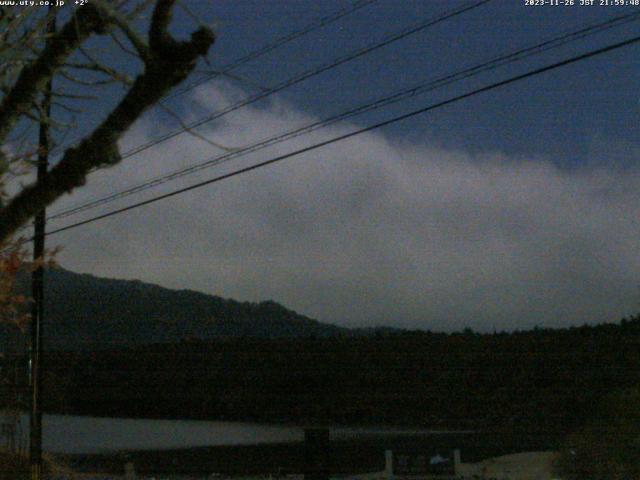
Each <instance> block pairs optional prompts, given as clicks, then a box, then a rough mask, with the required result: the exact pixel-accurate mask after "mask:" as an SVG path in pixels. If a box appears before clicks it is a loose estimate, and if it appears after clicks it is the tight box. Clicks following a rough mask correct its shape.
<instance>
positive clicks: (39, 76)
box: [0, 4, 108, 143]
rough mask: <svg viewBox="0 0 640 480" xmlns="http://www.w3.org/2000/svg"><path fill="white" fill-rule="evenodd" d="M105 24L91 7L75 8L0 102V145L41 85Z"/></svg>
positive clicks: (102, 30)
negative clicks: (72, 16)
mask: <svg viewBox="0 0 640 480" xmlns="http://www.w3.org/2000/svg"><path fill="white" fill-rule="evenodd" d="M107 28H108V25H107V24H106V23H105V21H104V18H103V16H101V15H100V12H99V11H98V10H97V9H96V8H95V7H93V6H92V5H91V4H89V5H86V6H85V7H83V8H79V9H77V10H76V12H75V13H74V18H72V19H71V20H69V22H67V24H66V25H65V26H64V27H63V28H62V29H61V30H60V31H59V32H57V33H56V34H54V35H53V36H52V37H51V39H50V42H49V44H48V45H47V46H46V47H45V48H44V49H43V50H42V52H41V54H40V56H39V57H38V58H37V59H36V60H35V61H34V62H33V63H31V64H30V65H28V66H26V67H25V68H23V70H22V72H21V73H20V75H19V76H18V79H17V80H16V82H15V84H14V85H13V88H11V90H10V91H9V92H8V93H7V95H6V96H5V97H4V98H3V99H2V103H0V143H2V142H4V140H5V139H6V137H7V135H8V134H9V132H10V131H11V129H12V128H13V126H14V125H15V123H16V122H17V121H18V118H19V117H20V116H21V115H22V114H24V112H26V111H28V110H29V109H30V108H31V106H32V105H33V102H34V100H35V98H36V96H37V94H38V92H40V91H41V90H42V89H43V88H44V86H45V84H46V83H47V82H48V81H49V79H50V78H51V77H52V75H53V73H54V72H55V70H56V69H57V68H58V67H60V66H61V65H62V64H63V63H64V61H65V60H66V59H67V57H69V55H71V53H72V52H73V51H74V50H75V49H76V48H77V47H78V46H79V45H80V44H81V43H82V42H83V41H84V40H85V39H87V38H88V37H89V36H90V35H91V34H92V33H105V32H106V30H107Z"/></svg>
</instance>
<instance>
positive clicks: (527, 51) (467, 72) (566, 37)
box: [48, 12, 640, 220]
mask: <svg viewBox="0 0 640 480" xmlns="http://www.w3.org/2000/svg"><path fill="white" fill-rule="evenodd" d="M638 17H640V12H634V13H631V14H625V15H619V16H615V17H612V18H610V19H608V20H606V21H603V22H599V23H595V24H593V23H592V24H589V25H586V26H584V27H582V28H580V29H579V30H575V31H571V32H568V33H565V34H562V35H560V36H556V37H554V38H551V39H548V40H545V41H543V42H541V43H537V44H535V45H533V46H529V47H524V48H521V49H519V50H516V51H515V52H511V53H507V54H503V55H500V56H497V57H494V58H492V59H490V60H487V61H484V62H482V63H480V64H477V65H475V66H472V67H469V68H466V69H463V70H461V71H457V72H455V73H452V74H449V75H445V76H443V77H440V78H438V79H435V80H432V81H429V82H426V83H421V84H418V85H415V86H413V87H410V88H407V89H404V90H402V91H400V92H397V93H394V94H392V95H388V96H386V97H383V98H381V99H378V100H375V101H373V102H369V103H366V104H363V105H360V106H358V107H355V108H352V109H350V110H348V111H346V112H342V113H339V114H337V115H333V116H331V117H329V118H325V119H323V120H318V121H315V122H312V123H310V124H307V125H304V126H302V127H298V128H296V129H294V130H290V131H288V132H285V133H282V134H279V135H276V136H273V137H269V138H267V139H264V140H261V141H258V142H255V143H253V144H251V145H248V146H246V147H243V148H241V149H238V150H235V151H233V152H230V153H226V154H223V155H219V156H216V157H212V158H210V159H208V160H206V161H204V162H201V163H198V164H196V165H191V166H189V167H186V168H182V169H179V170H177V171H174V172H171V173H169V174H165V175H162V176H159V177H156V178H154V179H150V180H147V181H145V182H143V183H140V184H138V185H135V186H133V187H129V188H127V189H125V190H122V191H120V192H117V193H113V194H110V195H107V196H105V197H102V198H99V199H96V200H92V201H89V202H86V203H84V204H81V205H78V206H75V207H71V208H69V209H66V210H63V211H61V212H58V213H55V214H53V215H51V216H50V217H48V220H54V219H59V218H64V217H67V216H70V215H74V214H76V213H80V212H83V211H86V210H90V209H93V208H95V207H98V206H100V205H104V204H107V203H111V202H112V201H115V200H118V199H121V198H124V197H127V196H129V195H133V194H135V193H139V192H142V191H145V190H148V189H150V188H154V187H157V186H159V185H162V184H164V183H167V182H169V181H172V180H175V179H177V178H180V177H183V176H185V175H189V174H191V173H194V172H197V171H200V170H203V169H205V168H209V167H212V166H215V165H219V164H221V163H223V162H226V161H229V160H232V159H234V158H237V157H242V156H245V155H248V154H249V153H253V152H256V151H258V150H261V149H263V148H266V147H269V146H271V145H274V144H277V143H281V142H284V141H286V140H290V139H292V138H296V137H298V136H301V135H304V134H307V133H310V132H312V131H315V130H317V129H319V128H323V127H326V126H328V125H332V124H334V123H336V122H338V121H341V120H345V119H347V118H351V117H354V116H356V115H360V114H362V113H365V112H369V111H372V110H375V109H378V108H381V107H384V106H387V105H390V104H393V103H397V102H400V101H402V100H405V99H407V98H410V97H413V96H415V95H419V94H423V93H425V92H429V91H432V90H435V89H437V88H440V87H443V86H446V85H450V84H451V83H454V82H457V81H460V80H464V79H467V78H470V77H473V76H475V75H478V74H480V73H484V72H487V71H489V70H493V69H496V68H498V67H500V66H503V65H507V64H509V63H512V62H515V61H519V60H522V59H524V58H528V57H531V56H533V55H537V54H540V53H543V52H546V51H548V50H551V49H554V48H558V47H560V46H562V45H565V44H567V43H569V42H572V41H575V40H577V39H580V38H584V37H586V36H589V35H593V34H596V33H599V32H602V31H605V30H607V29H610V28H614V27H617V26H620V25H622V24H625V23H628V22H631V21H634V20H637V19H638Z"/></svg>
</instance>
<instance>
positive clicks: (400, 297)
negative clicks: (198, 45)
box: [48, 0, 640, 331]
mask: <svg viewBox="0 0 640 480" xmlns="http://www.w3.org/2000/svg"><path fill="white" fill-rule="evenodd" d="M576 1H577V2H578V1H579V0H576ZM185 4H186V5H189V6H190V9H191V10H192V13H195V14H196V16H198V18H202V19H203V21H207V22H210V23H212V24H213V25H215V27H216V29H217V31H218V32H219V35H220V36H219V40H218V42H217V43H216V45H215V47H214V49H213V50H212V53H211V55H210V57H211V64H212V67H207V66H204V67H203V68H216V67H219V66H222V65H225V64H226V63H228V62H229V61H231V60H234V59H236V58H239V57H241V56H242V55H244V54H246V53H248V52H250V51H252V50H254V49H256V48H259V47H261V46H263V45H265V44H267V43H268V42H269V41H272V40H273V39H275V38H277V37H278V36H281V35H284V34H287V33H288V32H291V31H295V30H297V29H299V28H301V27H302V26H304V25H306V24H308V23H310V22H313V21H314V20H317V19H318V18H322V17H323V16H326V15H330V14H331V13H333V12H335V11H338V10H340V9H343V8H347V7H348V6H349V5H350V4H351V2H347V1H330V2H329V1H327V2H311V1H309V2H306V1H302V0H300V1H294V0H288V1H284V0H283V1H278V2H270V3H269V4H267V3H265V2H249V1H243V2H236V1H234V2H231V1H228V2H224V1H222V2H218V1H216V2H203V1H198V2H196V1H192V2H188V1H187V2H185ZM463 4H466V2H453V1H447V2H445V1H436V0H434V1H420V2H417V1H416V2H410V1H407V2H396V1H391V0H389V1H384V0H379V1H377V2H373V3H372V4H371V5H368V6H366V7H363V8H362V9H360V10H358V11H356V12H354V13H352V14H351V15H348V16H346V17H344V18H343V19H341V20H340V21H338V22H335V23H334V24H332V25H330V26H327V27H324V28H322V29H319V30H317V31H315V32H313V33H312V34H310V35H307V36H303V37H301V38H299V39H298V40H296V41H295V42H291V44H288V45H285V46H283V47H281V48H279V49H276V50H274V51H273V52H272V53H270V54H269V55H266V56H264V57H261V58H259V59H256V60H254V61H252V62H250V63H248V64H247V65H245V66H243V67H242V68H240V69H238V70H237V71H234V73H235V74H236V75H238V76H240V77H241V78H244V79H246V81H242V82H238V81H236V80H233V79H230V78H218V79H217V80H216V81H212V82H207V83H205V84H203V85H201V86H200V87H198V88H196V89H193V90H191V91H190V92H189V93H188V94H186V95H183V96H181V97H178V98H176V99H173V100H172V102H171V108H173V109H174V110H175V112H177V113H179V114H180V115H181V116H182V117H183V119H184V120H185V121H186V122H189V121H193V120H197V119H199V118H201V117H203V116H205V115H206V114H208V113H210V112H214V111H217V110H219V109H221V108H223V107H224V106H225V105H233V104H235V103H237V102H238V101H239V100H241V99H242V98H245V97H247V96H250V95H254V94H255V93H256V91H257V90H256V87H255V85H256V84H257V85H260V86H262V87H263V88H265V87H266V88H268V87H272V86H274V85H277V84H278V83H279V82H282V81H284V80H286V79H287V78H290V77H292V76H294V75H297V74H299V73H301V72H305V71H307V70H309V69H312V68H315V67H317V66H319V65H322V64H323V63H326V62H330V61H332V60H333V59H335V58H337V57H339V56H340V55H345V54H348V53H349V52H350V51H352V50H356V49H358V48H362V47H364V46H366V45H369V44H372V43H375V42H377V41H379V40H381V39H383V38H385V36H386V35H388V34H390V33H393V32H398V31H402V30H403V29H406V28H407V27H409V26H411V25H414V24H416V23H417V22H418V23H419V22H421V21H424V19H426V18H429V17H434V16H437V15H439V14H440V13H441V12H443V11H446V10H450V9H452V8H455V7H456V6H460V5H463ZM267 5H268V6H267ZM628 12H629V10H627V9H623V8H622V9H611V8H609V9H605V8H600V7H597V6H596V7H580V6H578V5H576V6H574V7H550V6H549V7H539V8H534V7H525V6H524V2H520V1H515V0H514V1H507V0H502V1H501V0H496V1H495V2H492V3H490V4H488V5H485V6H482V7H478V8H477V9H476V10H474V11H470V12H468V13H466V14H464V15H461V16H459V17H456V18H455V19H451V20H449V21H447V22H443V23H442V24H439V25H437V26H435V27H433V28H432V29H428V30H425V31H422V32H419V33H416V34H414V35H411V36H410V37H407V38H406V39H403V40H401V41H398V42H395V43H393V44H392V45H389V46H387V47H385V48H383V49H379V50H376V51H375V52H372V53H370V54H368V55H364V56H362V57H361V58H359V59H357V60H354V61H352V62H347V63H346V64H344V65H342V66H340V67H338V68H335V69H332V70H331V71H329V72H326V73H324V74H322V75H318V76H317V77H314V78H312V79H309V80H307V81H304V82H301V84H299V85H297V86H295V87H294V88H292V89H287V90H286V91H283V92H281V93H280V94H277V95H273V96H270V97H269V98H267V99H265V100H263V101H260V102H256V103H254V104H252V105H250V106H247V107H244V108H242V109H238V110H237V111H235V112H233V113H231V114H229V115H225V116H224V117H222V118H220V119H218V120H216V121H214V122H210V123H207V124H206V125H204V126H203V127H201V128H200V129H198V133H199V134H200V135H204V136H206V137H207V138H209V139H211V140H212V141H215V142H217V143H218V144H221V145H224V146H226V147H229V148H238V147H242V146H246V145H248V144H251V143H253V142H255V141H257V140H260V139H265V138H269V137H271V136H274V135H277V134H280V133H283V132H287V131H289V130H292V129H295V128H297V127H299V126H301V125H306V124H309V123H312V122H314V121H317V120H320V119H323V118H325V117H327V116H329V115H332V114H335V113H337V112H341V111H344V110H347V109H348V108H350V107H353V106H356V105H359V104H361V103H363V102H366V101H370V100H372V99H375V98H380V97H383V96H385V95H389V94H391V93H393V92H396V91H398V90H400V89H402V88H405V87H407V86H411V85H414V84H417V83H420V82H424V81H427V80H431V79H434V78H437V77H438V76H442V75H445V74H447V73H451V72H455V71H457V70H460V69H462V68H466V67H469V66H472V65H475V64H477V63H480V62H482V61H483V60H486V59H488V58H492V57H494V56H496V55H499V54H503V53H506V52H510V51H514V50H517V49H518V48H522V47H525V46H529V45H532V44H535V43H536V42H540V41H543V40H546V39H548V38H552V37H554V36H556V35H559V34H560V33H565V32H570V31H572V30H577V29H579V28H581V27H583V26H584V25H588V24H591V23H596V22H600V21H604V20H606V19H607V18H609V17H613V16H615V15H621V14H623V13H628ZM176 25H177V26H176V31H180V30H181V29H183V30H185V31H186V28H187V27H188V26H189V22H188V17H187V16H184V17H181V16H179V17H178V19H177V24H176ZM639 32H640V31H639V30H638V22H637V21H636V22H633V23H629V24H627V25H625V26H623V27H620V28H617V29H613V30H610V31H607V32H603V33H600V34H598V35H594V36H592V37H589V38H585V39H581V40H578V41H576V42H575V43H573V44H570V45H567V46H565V47H563V48H561V49H557V50H553V51H550V52H547V53H546V54H544V55H541V56H539V57H535V58H530V59H526V60H524V61H522V62H520V63H518V64H513V65H509V66H507V67H505V68H502V69H497V70H495V71H492V72H488V73H487V74H484V75H481V76H478V77H476V78H473V79H470V80H467V81H465V82H459V83H456V84H454V85H451V86H449V87H447V88H443V89H439V90H437V91H434V92H430V93H428V94H425V95H418V96H415V97H412V98H411V99H409V100H408V101H405V102H401V103H399V104H397V105H394V106H392V107H390V108H386V109H379V110H377V111H375V112H372V113H370V114H367V115H363V116H359V117H356V118H353V119H350V120H349V121H346V122H342V123H339V124H336V125H332V126H330V127H327V128H323V129H320V130H317V131H315V132H312V133H310V134H307V135H303V136H300V137H297V138H295V139H292V140H289V141H287V142H284V143H281V144H278V145H275V146H272V147H269V148H266V149H264V150H261V151H259V152H256V153H252V154H250V155H246V156H243V157H241V158H238V159H235V160H233V161H230V162H226V163H224V164H222V165H217V166H215V167H212V168H209V169H205V170H202V171H199V172H197V173H195V174H192V175H189V176H185V177H182V178H180V179H178V180H175V181H171V182H168V183H166V184H164V185H162V186H160V187H158V188H155V189H151V190H148V191H146V192H144V193H142V194H138V195H132V196H129V197H127V198H123V199H121V200H119V201H117V202H112V203H109V204H108V205H104V206H102V207H100V208H96V209H93V210H90V211H87V212H84V213H82V214H79V215H76V216H72V217H67V218H64V219H60V220H59V221H56V222H52V223H51V225H50V227H49V228H50V229H53V228H56V227H60V226H64V225H67V224H69V223H73V222H75V221H79V220H82V219H85V218H89V217H92V216H94V215H97V214H100V213H104V212H108V211H110V210H112V209H114V208H118V207H122V206H126V205H129V204H131V203H133V202H136V201H140V200H144V199H147V198H151V197H153V196H155V195H158V194H161V193H165V192H169V191H172V190H175V189H177V188H180V187H184V186H188V185H191V184H194V183H197V182H198V181H202V180H206V179H209V178H212V177H215V176H217V175H220V174H223V173H225V172H229V171H232V170H235V169H237V168H241V167H244V166H248V165H252V164H255V163H257V162H259V161H262V160H265V159H268V158H272V157H275V156H277V155H279V154H284V153H288V152H291V151H294V150H296V149H299V148H302V147H305V146H308V145H311V144H313V143H317V142H320V141H323V140H326V139H328V138H332V137H335V136H338V135H341V134H344V133H348V132H351V131H354V130H356V129H358V128H361V127H364V126H367V125H370V124H373V123H375V122H376V121H381V120H384V119H387V118H391V117H393V116H394V115H398V114H401V113H404V112H407V111H410V110H412V109H414V108H418V107H421V106H426V105H429V104H430V103H434V102H437V101H440V100H443V99H446V98H449V97H451V96H455V95H458V94H460V93H463V92H465V91H469V90H472V89H474V88H477V87H479V86H482V85H486V84H488V83H491V82H494V81H497V80H499V79H502V78H507V77H509V76H511V75H515V74H518V73H522V72H525V71H527V70H529V69H532V68H536V67H539V66H541V65H545V64H547V63H551V62H553V61H557V60H559V59H562V58H565V57H569V56H572V55H576V54H578V53H581V52H586V51H588V50H589V49H592V48H597V47H599V46H604V45H607V44H609V43H613V42H616V41H620V40H622V39H625V38H629V37H630V36H633V35H634V34H635V35H638V33H639ZM639 58H640V48H639V47H638V46H631V47H628V48H626V49H621V50H618V51H615V52H611V53H609V54H606V55H604V56H603V57H601V58H594V59H590V60H587V61H584V62H580V63H577V64H575V65H572V66H569V67H566V68H564V69H558V70H557V71H554V72H550V73H548V74H545V75H541V76H539V77H535V78H531V79H529V80H526V81H523V82H520V83H519V84H517V85H513V86H509V87H505V88H504V89H500V90H496V91H494V92H491V93H487V94H483V95H478V96H476V97H473V98H471V99H469V100H468V101H463V102H459V103H457V104H455V105H452V106H450V107H445V108H443V109H439V110H437V111H433V112H430V113H427V114H425V115H422V116H419V117H416V118H413V119H410V120H407V121H405V122H402V123H399V124H397V125H394V126H392V127H390V128H385V129H379V130H375V131H371V132H367V133H364V134H362V135H358V136H356V137H353V138H350V139H348V140H344V141H341V142H338V143H335V144H332V145H329V146H326V147H323V148H320V149H317V150H314V151H312V152H309V153H306V154H303V155H299V156H296V157H293V158H290V159H287V160H285V161H283V162H280V163H278V164H275V165H272V166H269V167H266V168H263V169H259V170H256V171H253V172H250V173H247V174H243V175H240V176H237V177H234V178H231V179H229V180H226V181H223V182H220V183H216V184H214V185H210V186H207V187H204V188H200V189H197V190H194V191H191V192H188V193H185V194H183V195H179V196H176V197H173V198H171V199H167V200H163V201H160V202H158V203H155V204H153V205H148V206H145V207H142V208H138V209H136V210H133V211H130V212H127V213H124V214H121V215H117V216H114V217H111V218H109V219H105V220H103V221H100V222H96V223H92V224H90V225H86V226H83V227H79V228H76V229H73V230H70V231H67V232H64V233H60V234H58V235H54V236H51V237H50V240H48V242H49V245H62V246H63V247H64V250H63V252H62V253H61V255H60V262H61V264H62V265H63V266H64V267H66V268H69V269H71V270H75V271H79V272H87V273H92V274H95V275H99V276H107V277H116V278H136V279H140V280H143V281H148V282H154V283H158V284H160V285H163V286H167V287H171V288H188V289H194V290H199V291H203V292H206V293H212V294H217V295H221V296H225V297H233V298H235V299H238V300H249V301H260V300H267V299H273V300H276V301H278V302H280V303H282V304H284V305H285V306H287V307H289V308H292V309H294V310H297V311H298V312H300V313H303V314H306V315H309V316H311V317H314V318H317V319H319V320H322V321H327V322H332V323H336V324H340V325H347V326H371V325H390V326H396V327H407V328H422V329H431V330H446V331H451V330H459V329H462V328H465V327H472V328H474V329H476V330H483V331H491V330H493V329H497V330H512V329H518V328H520V329H521V328H529V327H533V326H536V325H539V326H550V327H556V326H568V325H579V324H582V323H585V322H589V323H594V322H601V321H615V320H618V319H620V318H621V317H622V316H624V315H628V314H632V313H635V312H636V311H638V309H640V305H639V304H640V251H639V248H638V247H639V242H638V239H639V238H640V221H639V218H638V206H639V205H640V175H639V173H640V170H639V168H640V167H639V166H638V159H639V156H640V155H639V154H640V135H638V133H639V132H638V130H639V125H640V123H639V122H638V114H639V113H640V88H639V87H640V62H639V60H638V59H639ZM95 115H96V117H95V118H98V116H99V112H98V113H95ZM177 126H178V125H176V122H175V119H173V118H172V117H171V116H168V115H167V114H166V113H163V112H162V111H154V112H151V113H150V114H149V115H147V116H145V118H143V119H142V120H141V121H140V122H139V123H138V124H137V125H136V127H135V128H134V129H133V130H132V131H131V132H130V134H129V135H128V136H127V138H126V139H125V140H124V141H123V142H122V149H123V151H127V150H128V149H130V148H133V147H135V146H136V145H139V144H143V143H146V142H148V141H150V140H153V139H154V138H157V136H158V135H159V134H161V133H162V132H165V131H172V130H174V129H175V128H176V127H177ZM221 153H224V152H223V151H221V150H219V149H216V148H215V147H214V146H212V145H211V144H209V143H206V142H204V141H203V140H201V139H200V138H198V137H196V136H193V135H188V134H184V135H180V136H178V137H176V138H174V139H172V140H170V141H167V142H164V143H162V144H160V145H158V146H156V147H154V148H151V149H148V150H146V151H145V152H143V153H141V154H139V155H136V156H134V157H132V158H128V159H126V160H125V161H124V162H123V163H122V164H121V165H119V166H117V167H114V168H111V169H109V170H105V171H102V172H97V173H95V174H93V175H92V176H91V177H90V181H89V184H88V185H87V186H86V187H85V188H83V189H81V190H78V191H77V192H76V193H74V194H73V195H70V196H68V197H66V198H64V199H62V200H61V201H59V202H58V203H57V204H56V205H54V206H53V207H52V208H51V209H50V212H51V213H56V212H58V211H62V210H64V209H66V208H69V207H71V206H75V205H78V204H82V203H83V202H85V201H88V200H91V199H94V198H99V197H101V196H104V195H107V194H110V193H112V192H114V191H119V190H122V189H124V188H127V187H129V186H133V185H136V184H138V183H140V182H144V181H146V180H148V179H150V178H154V177H156V176H159V175H163V174H165V173H167V172H171V171H174V170H175V169H178V168H182V167H186V166H190V165H193V164H196V163H199V162H202V161H203V160H205V159H207V158H209V157H212V156H216V155H220V154H221Z"/></svg>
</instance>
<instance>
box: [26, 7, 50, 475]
mask: <svg viewBox="0 0 640 480" xmlns="http://www.w3.org/2000/svg"><path fill="white" fill-rule="evenodd" d="M54 8H55V7H53V2H52V4H50V6H49V11H48V13H47V15H48V19H47V39H46V42H47V43H49V41H50V40H49V36H50V35H51V34H52V33H54V32H55V30H56V14H55V11H54ZM51 83H52V82H51V80H49V81H48V82H47V84H46V85H45V89H44V92H43V99H42V110H41V114H40V132H39V135H38V136H39V139H38V172H37V180H38V181H42V180H43V179H44V177H45V176H46V174H47V169H48V166H49V123H50V122H49V117H50V115H51V91H52V85H51ZM45 218H46V211H45V209H44V208H43V209H42V210H40V211H39V212H38V214H37V215H36V217H35V222H34V235H33V261H34V264H35V268H34V270H33V273H32V275H31V291H32V295H33V308H32V311H31V343H30V351H29V379H30V382H29V383H30V387H31V405H30V407H31V410H30V415H29V465H30V471H31V480H42V326H43V320H44V319H43V313H44V266H43V262H42V261H43V259H44V236H45V230H44V229H45Z"/></svg>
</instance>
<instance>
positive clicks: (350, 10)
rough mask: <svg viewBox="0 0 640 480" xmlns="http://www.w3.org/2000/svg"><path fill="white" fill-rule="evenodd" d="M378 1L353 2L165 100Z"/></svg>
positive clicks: (362, 0)
mask: <svg viewBox="0 0 640 480" xmlns="http://www.w3.org/2000/svg"><path fill="white" fill-rule="evenodd" d="M377 1H378V0H360V1H358V2H355V3H354V4H353V5H351V6H350V7H347V8H344V9H342V10H338V11H337V12H335V13H333V14H331V15H328V16H326V17H322V18H320V19H318V20H317V21H315V22H312V23H310V24H308V25H306V26H305V27H303V28H301V29H300V30H297V31H295V32H292V33H290V34H288V35H285V36H283V37H280V38H277V39H276V40H274V41H273V42H271V43H269V44H267V45H265V46H263V47H262V48H259V49H257V50H254V51H253V52H250V53H248V54H247V55H245V56H244V57H240V58H238V59H237V60H235V61H233V62H231V63H228V64H226V65H225V66H223V67H222V69H221V70H220V71H219V72H213V73H211V74H209V75H207V76H206V77H204V78H201V79H200V80H198V81H197V82H194V83H192V84H190V85H187V86H186V87H184V88H181V89H179V90H176V91H174V92H173V93H171V94H170V95H168V96H167V97H165V98H167V99H170V98H174V97H177V96H179V95H182V94H183V93H186V92H188V91H189V90H192V89H194V88H196V87H198V86H200V85H202V84H203V83H206V82H208V81H209V80H212V79H214V78H216V77H218V76H220V75H224V74H226V73H229V72H231V71H232V70H235V69H236V68H238V67H240V66H241V65H244V64H245V63H248V62H250V61H251V60H255V59H256V58H259V57H262V56H263V55H266V54H267V53H269V52H271V51H273V50H275V49H276V48H278V47H281V46H282V45H285V44H287V43H289V42H291V41H293V40H295V39H297V38H300V37H302V36H303V35H306V34H308V33H311V32H313V31H314V30H317V29H319V28H322V27H324V26H326V25H329V24H331V23H333V22H335V21H337V20H339V19H341V18H343V17H346V16H347V15H350V14H351V13H353V12H355V11H357V10H360V9H361V8H363V7H366V6H368V5H371V4H372V3H375V2H377Z"/></svg>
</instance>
